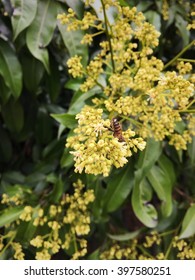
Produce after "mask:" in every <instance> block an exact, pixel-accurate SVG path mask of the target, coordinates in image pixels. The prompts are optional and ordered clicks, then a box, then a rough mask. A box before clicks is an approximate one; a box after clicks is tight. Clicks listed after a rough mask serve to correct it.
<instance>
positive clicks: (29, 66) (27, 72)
mask: <svg viewBox="0 0 195 280" xmlns="http://www.w3.org/2000/svg"><path fill="white" fill-rule="evenodd" d="M21 61H22V69H23V76H24V84H25V87H26V88H27V89H28V90H29V91H30V92H36V91H37V89H38V86H39V83H40V81H41V79H42V77H43V74H44V70H45V69H44V66H43V64H42V63H41V62H40V61H39V60H37V59H36V58H35V57H34V56H32V55H31V54H30V53H29V54H25V55H24V56H22V57H21Z"/></svg>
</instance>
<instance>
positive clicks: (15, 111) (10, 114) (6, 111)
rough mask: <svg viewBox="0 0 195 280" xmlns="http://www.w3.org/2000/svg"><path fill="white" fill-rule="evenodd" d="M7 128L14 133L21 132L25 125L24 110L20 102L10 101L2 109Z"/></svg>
mask: <svg viewBox="0 0 195 280" xmlns="http://www.w3.org/2000/svg"><path fill="white" fill-rule="evenodd" d="M2 115H3V118H4V121H5V124H6V126H7V127H8V128H9V129H10V130H11V131H12V132H20V131H21V129H22V128H23V125H24V110H23V107H22V105H21V104H20V102H19V101H18V100H17V101H14V100H13V99H10V100H9V101H8V103H6V104H5V105H4V106H3V108H2Z"/></svg>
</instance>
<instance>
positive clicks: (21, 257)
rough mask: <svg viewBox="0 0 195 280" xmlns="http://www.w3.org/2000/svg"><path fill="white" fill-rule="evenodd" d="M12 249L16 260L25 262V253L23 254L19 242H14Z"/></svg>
mask: <svg viewBox="0 0 195 280" xmlns="http://www.w3.org/2000/svg"><path fill="white" fill-rule="evenodd" d="M12 248H13V249H14V251H15V253H14V259H16V260H24V253H23V252H22V245H21V244H20V243H18V242H12Z"/></svg>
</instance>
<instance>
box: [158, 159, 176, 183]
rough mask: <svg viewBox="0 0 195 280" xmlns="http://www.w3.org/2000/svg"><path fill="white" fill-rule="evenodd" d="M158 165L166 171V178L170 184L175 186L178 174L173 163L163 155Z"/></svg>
mask: <svg viewBox="0 0 195 280" xmlns="http://www.w3.org/2000/svg"><path fill="white" fill-rule="evenodd" d="M158 165H159V166H160V168H161V169H162V170H163V171H164V173H165V176H166V177H167V179H169V180H170V183H171V185H172V186H173V184H174V183H175V181H176V174H175V170H174V166H173V163H172V161H171V160H170V159H169V158H168V157H167V156H165V155H164V154H162V155H161V156H160V158H159V159H158Z"/></svg>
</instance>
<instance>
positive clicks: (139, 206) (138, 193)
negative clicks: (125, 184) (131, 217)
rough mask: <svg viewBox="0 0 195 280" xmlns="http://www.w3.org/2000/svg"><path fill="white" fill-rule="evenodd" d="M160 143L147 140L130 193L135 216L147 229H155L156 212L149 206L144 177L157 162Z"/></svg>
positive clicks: (149, 192) (148, 189) (149, 198)
mask: <svg viewBox="0 0 195 280" xmlns="http://www.w3.org/2000/svg"><path fill="white" fill-rule="evenodd" d="M161 151H162V149H161V143H160V142H157V141H155V140H154V139H152V138H149V139H148V141H147V145H146V148H145V150H144V151H143V152H141V153H140V156H139V159H138V163H137V165H136V167H137V171H136V172H135V185H134V188H133V193H132V206H133V210H134V212H135V215H136V216H137V217H138V219H140V221H141V222H142V223H143V224H145V225H146V226H148V227H155V226H156V224H157V212H156V210H155V208H154V207H153V206H152V205H151V204H149V201H150V200H151V197H150V195H151V191H150V188H149V186H148V183H147V181H146V180H145V176H146V175H147V173H148V172H149V170H150V169H151V168H152V166H153V165H154V164H155V162H156V161H157V160H158V158H159V156H160V154H161Z"/></svg>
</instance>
